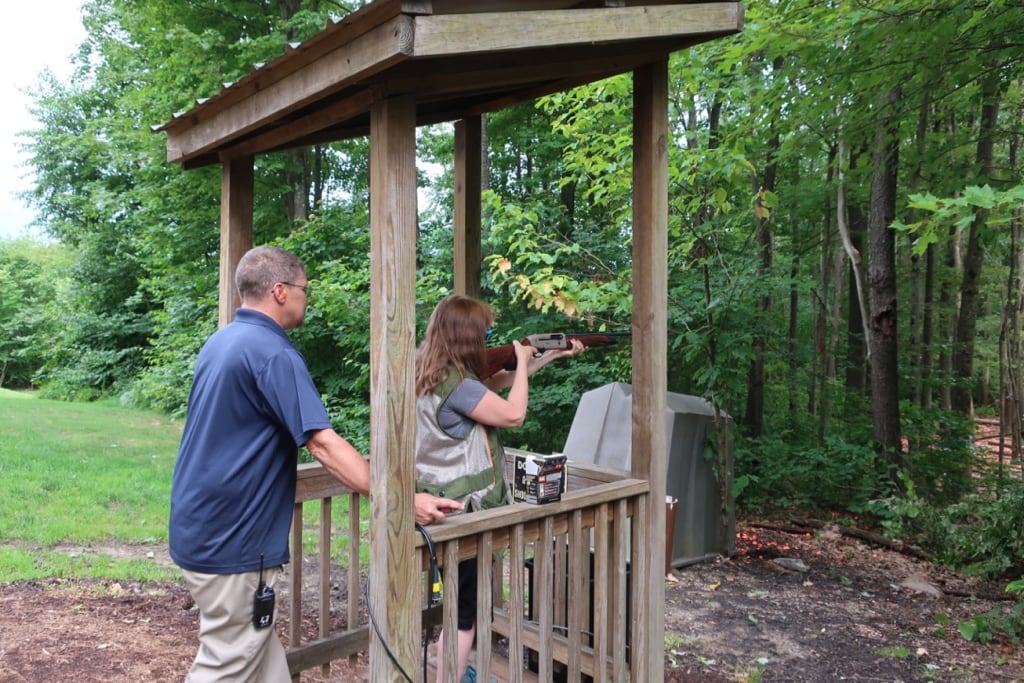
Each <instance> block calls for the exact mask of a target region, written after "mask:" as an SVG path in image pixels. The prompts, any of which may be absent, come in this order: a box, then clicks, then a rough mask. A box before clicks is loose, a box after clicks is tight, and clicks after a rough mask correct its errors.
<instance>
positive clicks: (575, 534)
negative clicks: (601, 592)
mask: <svg viewBox="0 0 1024 683" xmlns="http://www.w3.org/2000/svg"><path fill="white" fill-rule="evenodd" d="M589 540H590V539H589V534H586V533H584V531H583V511H582V510H573V512H572V522H571V526H570V529H569V547H568V549H567V551H566V557H568V558H569V560H568V565H569V566H568V572H569V574H568V576H569V589H568V591H569V598H568V614H567V623H568V627H569V630H568V634H567V635H568V637H569V657H568V659H569V662H568V664H569V676H568V679H567V680H570V681H578V680H580V652H582V650H583V629H584V623H585V619H586V614H587V613H586V609H587V602H586V601H585V600H583V599H582V597H583V596H585V595H586V594H587V578H588V576H587V566H588V564H589V557H586V558H585V557H584V555H583V554H582V553H583V552H585V553H586V554H587V555H588V556H589V555H590V551H589V549H588V548H587V546H588V545H589V543H588V541H589Z"/></svg>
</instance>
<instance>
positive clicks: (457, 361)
mask: <svg viewBox="0 0 1024 683" xmlns="http://www.w3.org/2000/svg"><path fill="white" fill-rule="evenodd" d="M492 325H494V309H493V308H491V306H490V304H486V303H484V302H483V301H480V300H479V299H474V298H472V297H468V296H462V295H461V294H453V295H451V296H448V297H445V298H444V299H442V300H441V302H440V303H438V304H437V306H436V307H435V308H434V312H433V313H431V314H430V321H429V322H428V323H427V332H426V335H425V336H424V338H423V343H422V344H420V347H419V349H418V351H417V353H416V395H417V396H424V395H426V394H429V393H430V392H431V391H433V390H434V387H436V386H437V385H438V384H440V383H441V382H442V381H444V380H445V379H447V378H448V376H449V374H450V373H452V372H455V373H458V375H459V376H460V377H465V376H466V375H467V374H472V375H475V376H476V377H478V378H483V375H484V371H485V370H486V368H487V348H486V346H485V343H484V342H485V341H486V336H487V330H488V328H490V327H491V326H492Z"/></svg>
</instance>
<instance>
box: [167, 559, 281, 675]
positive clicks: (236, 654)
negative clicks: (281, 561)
mask: <svg viewBox="0 0 1024 683" xmlns="http://www.w3.org/2000/svg"><path fill="white" fill-rule="evenodd" d="M183 571H184V574H185V584H186V585H187V586H188V590H189V592H190V593H191V594H192V599H193V600H195V601H196V605H197V606H198V607H199V651H198V652H197V653H196V658H195V661H194V662H192V668H191V669H190V670H189V672H188V676H186V677H185V681H186V683H209V682H212V681H231V682H232V683H235V682H237V683H287V682H288V681H290V680H291V676H290V674H289V673H288V661H287V659H286V658H285V654H284V646H283V645H281V641H280V640H279V639H278V637H277V632H276V631H275V630H274V628H273V627H270V628H262V629H257V628H255V627H253V625H252V601H253V594H254V593H255V592H256V586H257V584H258V583H259V572H249V573H246V574H201V573H199V572H191V571H187V570H183ZM283 573H284V570H283V568H281V567H274V568H272V569H267V570H264V571H263V580H264V581H265V582H266V584H267V585H268V586H271V587H273V585H274V581H275V580H276V579H277V578H278V577H279V576H281V575H282V574H283Z"/></svg>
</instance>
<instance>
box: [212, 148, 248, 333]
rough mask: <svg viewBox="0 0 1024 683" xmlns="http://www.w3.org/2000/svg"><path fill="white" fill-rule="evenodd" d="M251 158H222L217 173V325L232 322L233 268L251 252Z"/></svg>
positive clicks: (234, 301) (235, 297)
mask: <svg viewBox="0 0 1024 683" xmlns="http://www.w3.org/2000/svg"><path fill="white" fill-rule="evenodd" d="M252 201H253V158H252V157H251V156H247V157H239V158H237V159H225V160H224V161H223V164H222V165H221V172H220V289H219V292H218V295H217V296H218V308H217V312H218V314H217V322H218V324H219V325H220V326H221V327H224V326H225V325H227V324H228V323H229V322H231V321H232V320H234V319H235V309H237V308H238V304H239V299H238V291H237V290H236V289H235V269H236V268H237V267H238V261H239V259H241V258H242V254H244V253H245V252H247V251H249V250H250V249H252Z"/></svg>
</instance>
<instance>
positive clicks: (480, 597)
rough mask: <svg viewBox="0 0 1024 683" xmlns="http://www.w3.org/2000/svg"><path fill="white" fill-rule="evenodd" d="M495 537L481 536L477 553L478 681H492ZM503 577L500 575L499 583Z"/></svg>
mask: <svg viewBox="0 0 1024 683" xmlns="http://www.w3.org/2000/svg"><path fill="white" fill-rule="evenodd" d="M493 555H494V535H493V534H492V533H491V532H490V531H485V532H484V533H482V534H480V537H479V541H478V545H477V551H476V565H477V586H476V595H477V598H476V643H477V646H476V647H477V653H476V670H477V680H480V681H489V680H490V679H491V639H492V637H493V634H492V632H491V615H492V614H494V604H493V602H494V599H493V596H494V591H493V580H494V565H495V563H494V561H493ZM500 579H501V576H500V575H499V583H500Z"/></svg>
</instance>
